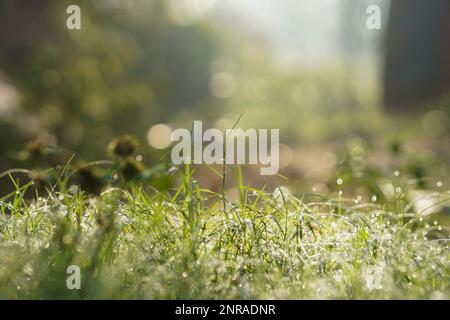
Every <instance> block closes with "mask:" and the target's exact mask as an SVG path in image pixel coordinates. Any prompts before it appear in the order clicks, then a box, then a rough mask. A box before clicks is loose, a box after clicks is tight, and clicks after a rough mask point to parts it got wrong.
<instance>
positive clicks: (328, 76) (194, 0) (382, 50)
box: [0, 0, 450, 191]
mask: <svg viewBox="0 0 450 320" xmlns="http://www.w3.org/2000/svg"><path fill="white" fill-rule="evenodd" d="M74 3H76V4H78V5H79V6H80V8H81V21H82V28H81V30H68V29H67V28H66V19H67V17H68V15H67V14H66V8H67V6H68V5H70V4H74ZM371 4H376V5H378V6H379V7H380V8H381V21H382V28H381V30H368V28H367V27H366V20H367V18H368V14H367V12H366V9H367V7H368V6H369V5H371ZM448 9H449V8H448V3H447V1H446V0H444V1H441V0H434V1H429V2H425V1H416V0H415V1H403V0H398V1H393V4H392V6H391V4H390V2H389V1H387V0H372V1H369V0H364V1H351V0H341V1H339V0H319V1H312V0H304V1H293V0H282V1H279V0H277V1H259V0H245V1H231V0H224V1H222V0H203V1H200V0H165V1H163V0H148V1H137V0H136V1H120V0H92V1H76V2H74V1H48V0H45V1H35V2H30V1H27V2H18V1H14V0H3V1H1V2H0V43H1V49H0V75H1V80H0V135H1V137H2V139H1V143H0V155H1V157H0V172H1V171H4V170H6V169H10V168H19V167H27V168H37V167H39V166H41V165H42V161H43V160H42V158H43V157H44V156H45V158H46V159H45V162H46V164H49V165H55V166H56V165H64V163H66V162H67V161H68V160H69V159H70V157H71V155H72V154H73V153H75V154H76V158H75V159H76V160H77V161H78V160H80V159H84V160H85V161H93V160H99V159H104V158H106V157H107V156H106V151H105V150H106V147H105V146H106V145H108V143H109V141H111V140H112V139H113V138H114V137H116V136H119V135H122V134H125V133H130V134H133V135H134V136H136V137H137V139H138V140H139V141H140V143H141V146H142V147H141V149H140V154H139V158H138V159H139V161H142V162H144V163H146V164H147V165H156V164H158V163H161V162H164V161H168V160H169V159H168V158H167V151H168V150H169V149H168V148H169V146H170V141H169V135H170V130H171V129H174V128H179V127H185V128H189V127H190V126H191V123H192V122H193V121H194V120H203V121H204V126H206V127H217V128H222V129H225V128H231V127H232V126H233V124H234V123H235V122H236V120H237V119H238V118H239V117H240V115H241V114H243V116H242V119H241V121H240V122H239V125H238V126H239V127H242V128H250V127H252V128H279V129H280V134H281V146H280V151H281V167H282V169H281V174H282V175H284V176H286V177H287V178H289V181H288V182H286V181H285V179H283V178H280V177H272V179H274V180H276V182H277V183H279V182H280V181H281V182H282V183H284V184H290V185H296V184H302V185H301V186H303V184H307V181H311V185H308V188H309V187H313V189H315V191H323V190H327V189H328V188H329V187H330V185H332V183H329V182H328V180H327V179H328V178H327V177H329V176H331V177H332V179H334V180H330V181H335V178H336V177H337V176H341V175H342V174H343V170H344V171H345V170H363V169H364V170H367V171H368V172H369V173H370V174H373V175H376V174H377V173H376V170H379V171H383V170H391V168H392V166H394V167H395V166H396V165H397V162H401V163H402V164H405V163H406V165H407V167H408V168H409V169H408V170H410V172H411V174H412V175H413V176H414V177H416V178H420V177H423V176H424V175H433V176H437V177H441V179H444V180H445V179H448V178H447V177H448V160H449V159H450V156H449V155H450V150H449V146H450V143H449V142H450V141H449V140H450V135H449V122H450V120H449V117H448V114H449V108H448V105H449V99H448V97H447V96H446V94H445V93H446V92H447V90H448V89H449V88H450V86H449V81H448V79H449V77H448V75H449V72H448V70H449V66H450V62H449V61H450V50H449V47H450V40H449V34H450V32H449V30H450V28H449V27H448V21H450V19H448V12H449V10H448ZM437 13H439V14H437ZM389 16H391V17H390V19H389ZM446 21H447V22H446ZM411 30H412V31H411ZM414 30H416V31H417V30H422V32H420V31H419V32H416V31H414ZM430 35H434V36H430ZM427 48H431V49H430V50H427ZM433 50H434V51H433ZM436 57H440V58H436ZM399 152H404V153H405V154H406V158H404V159H403V158H402V159H401V160H398V159H397V158H394V156H395V155H397V154H398V153H399ZM36 155H38V156H37V157H36ZM374 168H376V170H375V169H374ZM248 170H249V173H248V179H249V181H250V182H255V183H256V182H257V181H258V179H259V180H261V179H262V178H261V177H258V176H257V175H256V174H254V173H252V171H251V170H252V169H251V168H249V169H248ZM424 171H426V172H424ZM202 172H203V173H202ZM254 172H257V171H256V170H254ZM344 173H345V172H344ZM199 174H202V175H203V176H202V177H203V180H200V181H201V182H202V183H204V184H206V187H214V185H215V184H216V183H218V182H217V179H216V178H214V177H212V176H214V175H213V174H211V173H210V172H209V171H208V169H205V171H202V169H199ZM277 179H278V180H277ZM318 181H319V183H318ZM320 181H323V183H322V182H320ZM4 182H5V179H3V181H2V183H4ZM263 182H264V183H265V182H266V181H263ZM6 183H8V181H6Z"/></svg>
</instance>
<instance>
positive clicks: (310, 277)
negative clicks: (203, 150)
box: [0, 167, 450, 299]
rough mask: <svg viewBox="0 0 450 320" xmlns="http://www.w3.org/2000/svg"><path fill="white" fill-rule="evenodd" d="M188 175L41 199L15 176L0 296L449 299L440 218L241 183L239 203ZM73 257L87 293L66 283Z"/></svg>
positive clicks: (449, 255) (5, 205) (1, 230)
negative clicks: (166, 187)
mask: <svg viewBox="0 0 450 320" xmlns="http://www.w3.org/2000/svg"><path fill="white" fill-rule="evenodd" d="M180 178H181V181H180V182H181V183H180V187H179V188H178V189H176V190H174V192H172V193H170V194H169V193H160V192H153V193H149V192H147V191H145V189H144V188H143V187H144V186H145V185H142V184H140V183H132V184H129V185H128V187H127V188H117V187H110V188H107V189H104V190H103V191H102V192H101V193H100V194H99V195H98V196H90V195H88V194H86V193H85V192H83V191H80V190H79V189H73V188H71V189H70V190H68V191H66V192H57V191H54V192H51V193H50V194H49V195H48V196H46V197H42V196H36V198H35V199H34V200H32V201H27V200H25V198H24V195H25V193H26V192H27V189H28V188H30V186H31V185H30V184H27V185H23V186H19V185H17V184H16V183H15V185H16V188H17V190H16V192H14V193H13V194H10V195H8V196H5V197H3V198H2V199H1V202H0V210H1V211H0V214H1V216H0V217H1V220H0V223H1V224H0V238H1V241H0V257H1V258H2V259H1V263H0V297H1V298H8V299H18V298H20V299H23V298H27V299H29V298H57V299H61V298H69V299H93V298H101V299H103V298H112V299H119V298H125V299H127V298H143V299H202V298H203V299H220V298H222V299H223V298H225V299H233V298H234V299H242V298H344V299H347V298H349V299H365V298H375V299H388V298H390V299H392V298H394V299H402V298H403V299H404V298H409V299H410V298H421V299H422V298H427V299H428V298H432V299H448V298H450V282H449V280H450V267H449V266H450V250H449V240H450V239H449V233H450V230H449V229H448V228H447V227H445V226H444V227H443V226H441V225H439V224H438V222H437V221H436V222H434V221H433V216H432V215H428V216H424V215H421V214H420V213H418V212H416V211H414V210H412V207H411V206H408V205H406V206H396V205H393V204H392V203H389V202H387V201H388V200H386V199H384V200H383V201H379V202H378V203H373V202H372V203H363V202H357V201H355V199H352V198H348V197H344V196H343V195H341V194H336V196H335V197H334V196H330V197H328V198H322V197H320V196H318V195H311V194H304V195H301V196H294V195H292V194H289V193H286V192H285V191H284V190H283V189H282V188H278V189H276V190H275V191H274V192H273V193H267V192H265V191H263V190H258V189H254V188H250V187H245V186H243V185H242V184H239V185H238V186H237V188H238V189H239V190H240V194H241V197H240V200H238V201H236V202H233V201H229V200H227V199H226V198H223V197H222V195H220V194H216V193H214V192H212V191H210V190H206V189H202V188H201V186H199V184H198V183H197V182H196V181H193V180H192V172H191V170H190V169H189V167H186V170H185V172H184V173H180ZM12 181H14V180H12ZM60 183H61V182H60ZM442 196H444V197H445V198H446V199H448V198H449V194H448V192H447V193H442ZM388 208H389V209H388ZM73 264H75V265H78V266H79V267H80V268H81V277H82V289H81V290H68V289H67V288H66V278H67V277H68V275H67V274H66V272H65V271H66V268H67V267H68V266H69V265H73Z"/></svg>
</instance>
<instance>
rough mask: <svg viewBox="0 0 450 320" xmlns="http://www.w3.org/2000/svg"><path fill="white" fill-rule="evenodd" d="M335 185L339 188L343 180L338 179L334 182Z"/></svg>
mask: <svg viewBox="0 0 450 320" xmlns="http://www.w3.org/2000/svg"><path fill="white" fill-rule="evenodd" d="M336 183H337V185H338V186H340V185H341V184H343V183H344V180H342V179H341V178H339V179H337V180H336Z"/></svg>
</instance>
